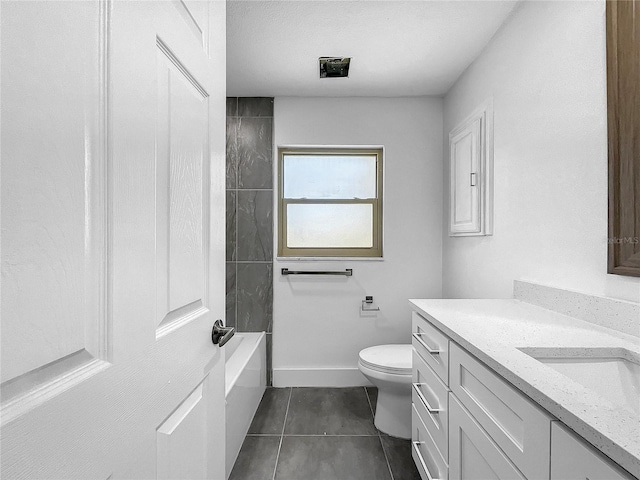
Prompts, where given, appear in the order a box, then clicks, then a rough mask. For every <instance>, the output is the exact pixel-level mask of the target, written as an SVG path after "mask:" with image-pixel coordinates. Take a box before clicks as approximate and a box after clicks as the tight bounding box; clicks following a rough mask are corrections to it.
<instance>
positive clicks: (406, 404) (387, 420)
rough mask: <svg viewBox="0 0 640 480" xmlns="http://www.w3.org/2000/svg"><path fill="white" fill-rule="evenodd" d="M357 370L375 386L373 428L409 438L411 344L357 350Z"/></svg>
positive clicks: (377, 346)
mask: <svg viewBox="0 0 640 480" xmlns="http://www.w3.org/2000/svg"><path fill="white" fill-rule="evenodd" d="M359 357H360V358H359V360H358V368H359V369H360V371H361V372H362V374H363V375H364V376H365V377H367V379H368V380H369V381H370V382H371V383H373V384H374V385H375V386H376V387H378V402H377V404H376V414H375V422H374V423H375V426H376V428H377V429H378V430H380V431H381V432H384V433H386V434H388V435H391V436H393V437H399V438H411V345H410V344H409V345H376V346H375V347H369V348H365V349H364V350H361V351H360V355H359Z"/></svg>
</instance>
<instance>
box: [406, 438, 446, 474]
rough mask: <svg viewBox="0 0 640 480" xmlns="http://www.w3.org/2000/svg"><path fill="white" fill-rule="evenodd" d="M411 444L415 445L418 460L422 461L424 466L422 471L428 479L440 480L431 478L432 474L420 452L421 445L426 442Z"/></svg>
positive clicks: (421, 463)
mask: <svg viewBox="0 0 640 480" xmlns="http://www.w3.org/2000/svg"><path fill="white" fill-rule="evenodd" d="M411 444H412V445H413V449H414V450H415V451H416V455H418V460H420V465H422V469H423V470H424V472H425V473H426V474H427V478H428V479H429V480H439V479H437V478H433V477H432V476H431V472H429V468H428V467H427V464H426V463H425V461H424V458H423V457H422V453H421V452H420V445H422V444H424V442H411Z"/></svg>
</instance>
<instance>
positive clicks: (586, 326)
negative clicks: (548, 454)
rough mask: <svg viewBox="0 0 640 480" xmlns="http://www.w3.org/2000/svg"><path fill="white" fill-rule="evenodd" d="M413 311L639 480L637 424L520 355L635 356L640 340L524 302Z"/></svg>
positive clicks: (639, 420)
mask: <svg viewBox="0 0 640 480" xmlns="http://www.w3.org/2000/svg"><path fill="white" fill-rule="evenodd" d="M411 303H412V305H413V307H414V309H415V310H416V311H417V312H418V313H420V314H421V315H422V316H424V317H425V318H427V319H428V320H430V321H431V322H432V323H433V324H434V325H435V326H436V327H438V328H439V329H440V330H441V331H442V332H443V333H445V334H447V335H448V336H449V338H451V339H452V340H453V341H455V342H456V343H458V344H459V345H460V346H461V347H463V348H464V349H466V350H467V351H468V352H470V353H471V354H473V355H474V356H476V357H477V358H478V359H479V360H481V361H482V362H484V363H485V364H486V365H487V366H489V367H490V368H492V369H493V370H494V371H495V372H497V373H498V374H499V375H501V376H502V377H503V378H504V379H506V380H507V381H508V382H509V383H511V384H512V385H514V386H516V387H517V388H518V389H520V390H521V391H522V392H524V393H525V394H526V395H527V396H528V397H530V398H531V399H532V400H533V401H535V402H536V403H538V404H539V405H540V406H541V407H543V408H544V409H545V410H547V411H548V412H549V413H551V415H553V416H554V417H556V418H558V419H559V420H562V421H563V422H564V423H565V424H566V425H567V426H569V427H570V428H571V429H573V430H574V431H575V432H576V433H577V434H578V435H580V436H582V437H583V438H584V439H585V440H586V441H587V442H589V443H590V444H592V445H593V446H594V447H595V448H597V449H598V450H600V451H601V452H603V453H604V454H605V455H607V456H608V457H610V458H611V459H613V460H614V461H615V462H617V463H618V464H619V465H620V466H622V467H623V468H624V469H626V470H627V471H629V472H631V473H632V474H633V475H635V476H636V477H640V416H639V415H638V414H637V413H635V412H634V411H633V410H631V409H630V408H629V409H627V408H623V407H621V406H618V405H615V404H613V403H612V402H611V401H609V400H607V399H606V398H604V397H602V396H600V395H598V394H597V393H596V392H594V391H592V390H589V389H587V388H586V387H583V386H582V385H580V384H579V383H577V382H575V381H573V380H571V379H570V378H568V377H566V376H564V375H562V374H561V373H559V372H557V371H555V370H554V369H552V368H551V367H549V366H547V365H545V364H543V363H541V362H539V361H537V360H535V359H534V358H532V357H530V356H529V355H527V354H526V353H524V352H522V351H520V350H519V348H575V349H578V350H579V349H586V348H593V347H597V348H624V349H627V350H629V351H631V352H633V354H635V355H638V354H640V339H639V338H638V337H634V336H632V335H628V334H625V333H620V332H617V331H615V330H611V329H609V328H605V327H601V326H598V325H595V324H592V323H588V322H585V321H583V320H579V319H577V318H573V317H569V316H567V315H562V314H560V313H557V312H554V311H551V310H546V309H544V308H541V307H537V306H535V305H531V304H529V303H524V302H522V301H519V300H435V299H433V300H431V299H429V300H426V299H425V300H411ZM635 355H634V356H635ZM638 401H640V399H639V400H638Z"/></svg>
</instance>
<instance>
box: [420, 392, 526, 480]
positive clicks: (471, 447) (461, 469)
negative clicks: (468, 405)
mask: <svg viewBox="0 0 640 480" xmlns="http://www.w3.org/2000/svg"><path fill="white" fill-rule="evenodd" d="M450 402H451V407H450V424H449V425H450V428H451V431H450V440H451V454H450V457H449V480H478V479H485V478H486V479H495V478H497V479H505V480H506V479H509V480H516V479H517V480H526V477H525V476H524V475H522V473H520V471H519V470H518V469H517V468H516V467H515V465H514V464H513V463H512V462H511V461H510V460H509V457H507V456H506V455H505V453H504V452H503V451H502V450H501V449H500V447H498V445H497V444H496V442H494V441H493V439H492V438H491V437H490V436H489V434H488V433H487V432H486V431H485V430H484V429H483V428H482V427H481V426H480V424H479V423H478V422H477V421H476V420H475V419H474V418H473V417H472V416H471V414H470V413H469V412H468V411H467V410H466V409H465V408H464V407H463V406H462V405H461V404H460V402H459V401H458V399H457V398H456V397H455V395H453V394H452V395H451V400H450ZM423 480H424V479H423Z"/></svg>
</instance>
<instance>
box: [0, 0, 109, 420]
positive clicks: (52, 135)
mask: <svg viewBox="0 0 640 480" xmlns="http://www.w3.org/2000/svg"><path fill="white" fill-rule="evenodd" d="M104 19H105V11H104V10H102V9H100V5H99V4H98V3H95V2H94V3H88V2H87V3H83V4H82V5H75V6H72V5H70V4H67V3H60V4H59V5H53V4H51V3H37V2H28V3H24V4H22V3H21V4H17V3H13V2H3V6H2V20H3V21H2V59H3V68H2V109H3V113H2V120H3V121H2V187H1V188H2V315H1V317H2V320H1V322H2V325H1V327H2V358H1V360H2V369H1V370H2V405H3V409H2V416H3V421H6V420H7V419H10V418H14V417H15V416H17V415H20V414H22V413H24V412H26V411H27V410H30V409H31V408H34V407H35V406H37V405H39V404H40V403H42V402H43V401H46V399H47V398H50V397H51V396H52V395H55V394H56V393H57V392H59V391H62V390H65V389H68V388H70V387H72V386H73V385H75V384H76V383H78V382H80V381H82V380H83V379H84V378H86V377H87V376H90V375H92V374H94V373H97V372H99V371H100V370H102V369H104V368H105V367H106V366H107V364H106V363H105V362H104V361H103V360H106V359H107V352H108V347H109V345H108V342H109V337H108V328H107V317H106V312H105V309H104V297H103V295H102V288H103V287H104V277H105V268H104V265H105V261H104V260H105V257H106V246H105V242H104V232H105V222H106V217H107V211H106V203H105V198H104V195H105V191H106V184H105V178H104V175H102V172H103V171H104V168H105V161H106V159H105V156H104V155H103V152H102V150H101V145H102V142H103V141H104V134H103V133H104V132H103V131H102V126H103V125H102V123H101V114H102V113H103V112H104V103H103V97H102V96H101V92H100V85H101V82H103V81H104V78H103V71H102V69H101V64H100V57H101V54H102V52H103V45H102V42H101V37H100V35H99V33H102V32H103V30H102V29H101V25H102V24H103V22H104ZM66 22H71V23H73V24H75V25H77V28H74V29H65V30H64V31H61V30H60V27H59V26H60V24H64V23H66ZM34 72H37V75H35V74H34ZM25 112H29V114H26V113H25ZM52 112H55V114H54V115H50V113H52Z"/></svg>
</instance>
